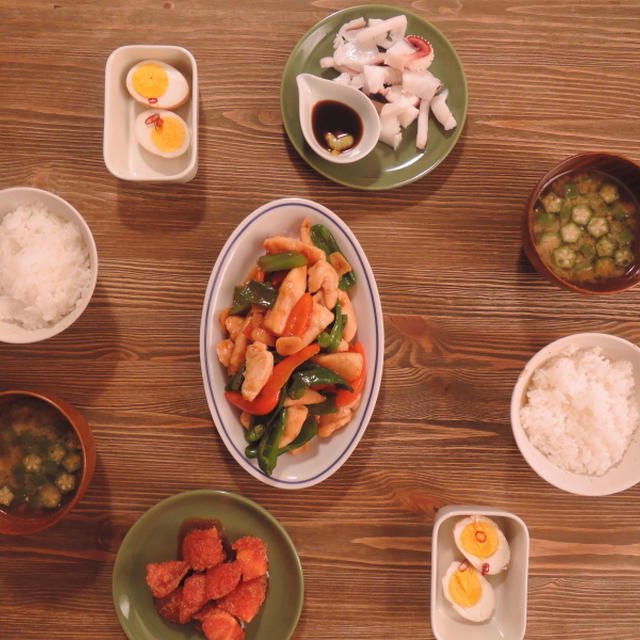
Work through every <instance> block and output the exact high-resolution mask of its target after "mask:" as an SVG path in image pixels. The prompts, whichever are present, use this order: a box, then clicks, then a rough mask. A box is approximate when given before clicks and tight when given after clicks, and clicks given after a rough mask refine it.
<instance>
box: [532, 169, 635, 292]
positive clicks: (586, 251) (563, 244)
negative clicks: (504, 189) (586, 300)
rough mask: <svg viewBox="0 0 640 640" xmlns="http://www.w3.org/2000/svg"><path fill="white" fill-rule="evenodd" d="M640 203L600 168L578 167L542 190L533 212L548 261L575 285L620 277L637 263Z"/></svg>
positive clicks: (536, 233) (536, 232) (540, 251)
mask: <svg viewBox="0 0 640 640" xmlns="http://www.w3.org/2000/svg"><path fill="white" fill-rule="evenodd" d="M638 215H639V211H638V203H637V202H636V200H635V199H634V197H633V195H632V194H631V192H630V191H629V190H628V189H627V188H626V187H625V186H624V185H623V184H622V183H620V182H618V181H617V180H615V179H614V178H612V177H611V176H608V175H606V174H604V173H601V172H599V171H574V172H570V173H565V174H563V175H561V176H559V177H558V178H556V179H555V180H554V181H553V182H552V183H551V184H550V185H548V186H547V188H546V189H545V190H544V191H543V192H542V194H541V195H540V198H539V199H538V201H537V202H536V205H535V209H534V212H533V216H534V217H533V231H534V237H535V245H536V249H537V251H538V254H539V255H540V258H541V259H542V260H543V262H544V263H545V264H546V265H547V266H549V267H550V268H551V269H552V270H553V271H555V272H556V273H557V274H558V275H559V276H560V277H562V278H564V279H565V280H568V281H570V282H576V283H587V284H588V283H598V282H603V281H605V280H608V279H611V278H620V277H622V276H624V275H625V274H627V273H629V272H630V271H632V270H633V269H635V268H636V267H637V264H638V263H637V260H638V256H637V255H636V254H637V246H638V241H637V234H638Z"/></svg>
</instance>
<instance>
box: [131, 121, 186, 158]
mask: <svg viewBox="0 0 640 640" xmlns="http://www.w3.org/2000/svg"><path fill="white" fill-rule="evenodd" d="M155 115H157V116H159V117H160V118H163V119H166V118H174V119H175V120H177V121H178V122H179V123H180V124H181V125H182V127H183V129H184V140H183V142H182V144H181V145H180V147H179V148H177V149H175V150H173V151H164V150H162V149H159V148H158V147H157V146H156V145H155V144H154V143H153V140H152V137H151V134H152V131H153V128H154V126H155V124H154V123H153V122H152V121H151V119H152V118H153V117H154V116H155ZM134 131H135V136H136V140H137V141H138V143H139V144H140V145H141V146H142V147H143V148H145V149H146V150H147V151H149V152H151V153H153V154H155V155H158V156H161V157H163V158H177V157H179V156H181V155H182V154H183V153H185V152H186V151H187V149H188V148H189V145H190V144H191V133H190V131H189V126H188V125H187V123H186V122H185V121H184V120H183V119H182V118H181V117H180V116H179V115H178V114H177V113H174V112H173V111H167V110H166V109H148V110H147V111H143V112H142V113H141V114H139V115H138V116H137V117H136V120H135V123H134Z"/></svg>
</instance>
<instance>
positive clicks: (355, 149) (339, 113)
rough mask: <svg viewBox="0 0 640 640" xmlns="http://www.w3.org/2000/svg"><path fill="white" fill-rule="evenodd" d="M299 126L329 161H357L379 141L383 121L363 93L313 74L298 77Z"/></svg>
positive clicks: (310, 142)
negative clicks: (381, 121)
mask: <svg viewBox="0 0 640 640" xmlns="http://www.w3.org/2000/svg"><path fill="white" fill-rule="evenodd" d="M296 82H297V85H298V100H299V114H300V127H301V129H302V134H303V135H304V138H305V140H306V141H307V144H308V145H309V146H310V147H311V148H312V149H313V150H314V151H315V153H317V154H318V155H319V156H320V157H322V158H324V159H325V160H329V161H330V162H335V163H338V164H346V163H351V162H357V161H358V160H361V159H362V158H364V157H365V156H366V155H368V154H369V153H370V152H371V151H372V150H373V148H374V147H375V146H376V144H377V143H378V139H379V138H380V118H379V117H378V114H377V112H376V109H375V107H374V106H373V103H372V102H371V100H369V99H368V98H367V97H366V96H365V95H364V94H363V93H362V92H361V91H359V90H358V89H354V88H353V87H349V86H346V85H342V84H338V83H336V82H332V81H331V80H326V79H324V78H320V77H318V76H315V75H313V74H311V73H300V74H298V75H297V76H296Z"/></svg>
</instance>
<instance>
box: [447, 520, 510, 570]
mask: <svg viewBox="0 0 640 640" xmlns="http://www.w3.org/2000/svg"><path fill="white" fill-rule="evenodd" d="M453 537H454V539H455V541H456V546H457V547H458V549H459V550H460V552H461V553H462V554H463V555H464V557H465V558H466V559H467V560H468V561H469V562H470V563H471V564H472V565H473V566H474V567H475V568H476V569H477V570H478V571H480V572H481V573H482V574H483V575H485V574H494V573H500V572H501V571H503V570H504V569H506V568H507V566H508V565H509V560H510V559H511V549H510V547H509V543H508V542H507V539H506V538H505V537H504V533H502V531H501V530H500V527H499V526H498V525H497V524H496V523H495V522H494V521H493V520H491V518H487V517H486V516H481V515H471V516H468V517H467V518H463V519H462V520H459V521H458V522H457V523H456V525H455V527H454V528H453Z"/></svg>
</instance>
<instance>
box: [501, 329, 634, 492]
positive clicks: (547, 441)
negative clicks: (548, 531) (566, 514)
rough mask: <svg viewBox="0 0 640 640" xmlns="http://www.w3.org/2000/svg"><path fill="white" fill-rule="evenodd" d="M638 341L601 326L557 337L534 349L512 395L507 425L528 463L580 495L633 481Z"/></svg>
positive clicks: (620, 487)
mask: <svg viewBox="0 0 640 640" xmlns="http://www.w3.org/2000/svg"><path fill="white" fill-rule="evenodd" d="M639 425H640V348H639V347H638V346H637V345H635V344H633V343H631V342H629V341H627V340H624V339H622V338H619V337H617V336H613V335H609V334H605V333H579V334H575V335H570V336H566V337H564V338H560V339H559V340H556V341H555V342H552V343H551V344H549V345H547V346H546V347H544V348H543V349H541V350H540V351H539V352H538V353H536V354H535V355H534V356H533V357H532V358H531V360H529V362H528V363H527V364H526V366H525V368H524V370H523V371H522V373H521V374H520V377H519V378H518V381H517V383H516V385H515V388H514V390H513V394H512V397H511V427H512V430H513V435H514V438H515V440H516V443H517V445H518V447H519V449H520V452H521V453H522V455H523V457H524V458H525V460H526V461H527V462H528V463H529V465H530V466H531V467H532V469H533V470H534V471H535V472H536V473H537V474H538V475H539V476H540V477H542V478H543V479H544V480H546V481H547V482H549V483H550V484H552V485H554V486H555V487H558V488H559V489H563V490H564V491H568V492H571V493H576V494H580V495H588V496H598V495H608V494H612V493H617V492H619V491H623V490H625V489H628V488H629V487H631V486H633V485H634V484H636V483H637V482H639V481H640V465H638V462H637V461H638V459H640V428H638V427H639Z"/></svg>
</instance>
